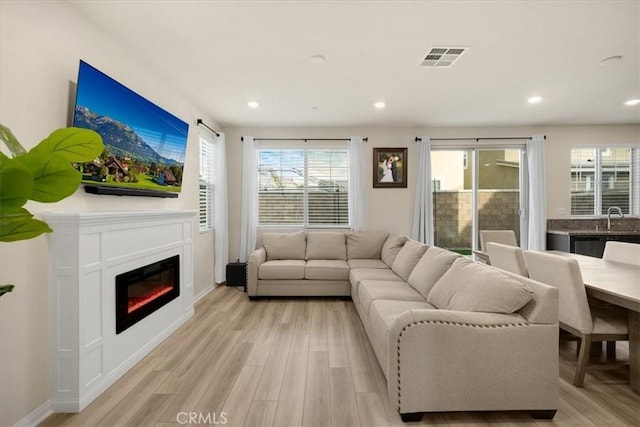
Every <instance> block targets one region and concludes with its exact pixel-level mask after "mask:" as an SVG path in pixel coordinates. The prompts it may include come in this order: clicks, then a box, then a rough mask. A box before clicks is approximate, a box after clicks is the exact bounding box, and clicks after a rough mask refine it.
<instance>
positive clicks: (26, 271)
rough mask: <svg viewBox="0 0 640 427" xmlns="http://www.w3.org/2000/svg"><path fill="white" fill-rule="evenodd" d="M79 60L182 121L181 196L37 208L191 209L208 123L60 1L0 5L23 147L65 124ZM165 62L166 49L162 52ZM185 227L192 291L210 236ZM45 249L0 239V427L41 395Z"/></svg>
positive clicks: (205, 280)
mask: <svg viewBox="0 0 640 427" xmlns="http://www.w3.org/2000/svg"><path fill="white" fill-rule="evenodd" d="M80 59H83V60H85V61H87V62H88V63H90V64H92V65H94V66H95V67H97V68H98V69H100V70H102V71H103V72H105V73H107V74H109V75H110V76H111V77H113V78H115V79H116V80H118V81H120V82H121V83H123V84H124V85H125V86H127V87H129V88H131V89H133V90H134V91H136V92H138V93H139V94H141V95H143V96H144V97H146V98H147V99H149V100H151V101H152V102H155V103H156V104H158V105H160V106H162V107H163V108H165V109H166V110H168V111H170V112H172V113H173V114H175V115H177V116H178V117H180V118H181V119H183V120H185V121H187V122H188V123H189V124H190V129H189V141H188V152H187V156H186V159H185V176H184V182H183V187H182V193H181V194H180V196H179V197H178V198H177V199H159V198H148V197H116V196H96V195H88V194H85V193H84V191H83V190H82V189H80V190H79V191H78V192H77V193H76V194H74V195H73V196H71V197H70V198H68V199H65V200H63V201H61V202H60V203H57V204H39V203H31V202H30V203H29V204H28V206H27V207H28V209H30V210H31V211H32V212H33V213H34V214H36V216H38V215H39V214H40V213H42V212H44V211H107V210H135V209H174V210H197V209H198V192H197V187H198V181H197V180H198V162H199V156H198V127H197V126H196V125H195V120H196V118H202V119H204V120H205V121H206V122H207V123H208V124H210V125H212V126H216V123H215V122H214V121H213V120H211V118H208V117H206V116H203V114H202V112H201V111H198V109H197V108H196V107H195V106H194V105H193V104H192V103H190V102H189V100H187V99H185V98H183V97H182V95H181V94H180V93H179V92H178V91H177V90H175V89H173V88H171V87H170V86H169V85H167V84H166V82H164V81H162V80H160V79H159V78H158V77H157V76H156V75H155V74H154V70H153V69H150V68H148V67H146V66H145V64H144V63H142V62H140V60H139V59H138V58H137V57H136V56H134V55H131V54H129V53H128V52H127V49H126V46H120V45H118V44H116V43H115V42H114V41H112V40H111V39H109V38H108V37H107V36H105V35H104V34H103V33H102V32H101V31H100V30H98V29H95V28H92V27H91V26H90V25H88V24H87V22H86V21H85V19H84V18H83V17H81V16H79V15H78V14H77V13H76V12H75V10H74V9H73V8H72V7H71V6H69V4H67V3H66V2H64V3H61V2H53V1H51V2H49V1H46V2H30V1H29V2H14V1H12V2H7V1H2V2H0V94H1V96H0V122H1V123H2V124H4V125H5V126H8V127H9V128H11V129H12V130H13V132H14V134H15V135H16V136H17V137H18V139H19V140H20V141H21V142H22V144H23V145H24V146H25V147H26V148H30V147H32V146H33V145H35V144H36V143H38V142H39V141H40V140H41V139H43V138H45V137H46V136H47V135H48V134H49V133H50V132H51V131H53V130H54V129H56V128H59V127H65V126H68V125H70V120H71V111H72V110H73V103H74V100H73V93H74V92H73V84H74V82H75V81H76V78H77V72H78V62H79V60H80ZM168 59H170V53H168ZM194 222H195V223H196V225H195V227H194V236H195V239H194V253H195V261H196V264H195V275H194V276H195V277H194V280H195V293H196V294H198V293H199V292H201V291H202V290H204V289H205V288H206V287H207V286H209V285H210V284H212V283H213V233H206V234H199V233H198V229H197V220H196V221H194ZM48 262H49V252H48V245H47V239H46V237H38V238H36V239H33V240H29V241H22V242H15V243H10V244H9V243H0V283H3V284H6V283H12V284H15V285H16V288H15V290H14V291H13V292H12V293H11V294H7V295H5V296H3V297H2V298H0V425H2V426H6V425H12V424H14V423H16V422H18V421H19V420H21V419H23V418H24V417H26V416H27V415H29V414H30V413H32V412H33V411H34V410H36V409H37V408H38V407H40V406H41V405H43V404H45V403H46V402H47V401H48V400H49V387H50V381H49V377H50V362H49V357H50V332H49V328H50V324H49V311H50V310H49V298H50V296H49V270H48V268H49V266H48Z"/></svg>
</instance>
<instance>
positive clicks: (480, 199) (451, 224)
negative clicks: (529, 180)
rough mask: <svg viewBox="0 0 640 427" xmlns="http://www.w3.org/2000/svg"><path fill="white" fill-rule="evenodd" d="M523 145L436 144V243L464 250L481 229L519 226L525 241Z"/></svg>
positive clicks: (433, 155) (473, 243) (468, 249)
mask: <svg viewBox="0 0 640 427" xmlns="http://www.w3.org/2000/svg"><path fill="white" fill-rule="evenodd" d="M523 151H524V150H523V149H521V148H479V147H471V148H461V149H437V148H436V149H433V150H432V152H431V174H432V186H433V187H432V188H433V218H434V219H433V222H434V243H435V244H436V246H440V247H444V248H447V249H450V250H453V251H456V252H459V253H462V254H465V255H471V253H472V250H473V249H477V248H478V247H479V237H478V236H479V231H480V230H514V231H515V233H516V236H517V238H518V242H519V243H520V236H521V234H522V233H521V229H522V226H521V223H522V224H524V221H522V219H523V217H522V215H521V213H523V212H524V209H522V206H521V199H523V192H522V191H521V189H522V188H526V182H523V181H524V177H525V174H524V173H523V171H522V170H521V167H520V166H521V164H522V163H523V162H522V159H523V155H524V153H523Z"/></svg>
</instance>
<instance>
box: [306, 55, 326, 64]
mask: <svg viewBox="0 0 640 427" xmlns="http://www.w3.org/2000/svg"><path fill="white" fill-rule="evenodd" d="M326 59H327V58H325V57H324V55H313V56H312V57H311V59H310V61H311V63H312V64H324V61H326Z"/></svg>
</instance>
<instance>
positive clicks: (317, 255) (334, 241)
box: [307, 232, 347, 260]
mask: <svg viewBox="0 0 640 427" xmlns="http://www.w3.org/2000/svg"><path fill="white" fill-rule="evenodd" d="M307 259H341V260H346V259H347V248H346V246H345V244H344V233H335V232H317V233H308V234H307Z"/></svg>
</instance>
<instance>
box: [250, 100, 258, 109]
mask: <svg viewBox="0 0 640 427" xmlns="http://www.w3.org/2000/svg"><path fill="white" fill-rule="evenodd" d="M247 105H248V106H249V108H258V107H259V106H260V104H258V103H257V102H256V101H249V102H247Z"/></svg>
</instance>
